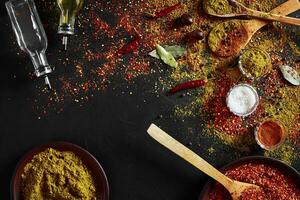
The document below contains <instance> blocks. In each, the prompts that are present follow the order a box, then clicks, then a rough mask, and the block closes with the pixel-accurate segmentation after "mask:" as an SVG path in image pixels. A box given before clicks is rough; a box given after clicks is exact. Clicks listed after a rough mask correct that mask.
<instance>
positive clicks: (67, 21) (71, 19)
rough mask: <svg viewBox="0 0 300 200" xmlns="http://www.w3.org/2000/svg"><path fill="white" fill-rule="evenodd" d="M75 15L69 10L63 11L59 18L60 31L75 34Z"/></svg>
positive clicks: (65, 33)
mask: <svg viewBox="0 0 300 200" xmlns="http://www.w3.org/2000/svg"><path fill="white" fill-rule="evenodd" d="M74 24H75V16H74V15H72V14H70V13H69V11H68V10H65V11H62V13H61V15H60V20H59V27H58V33H59V34H64V35H73V34H74Z"/></svg>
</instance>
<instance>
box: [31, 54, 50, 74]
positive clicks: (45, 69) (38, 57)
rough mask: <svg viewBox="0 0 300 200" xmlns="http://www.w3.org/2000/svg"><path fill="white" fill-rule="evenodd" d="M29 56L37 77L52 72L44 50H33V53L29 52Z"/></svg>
mask: <svg viewBox="0 0 300 200" xmlns="http://www.w3.org/2000/svg"><path fill="white" fill-rule="evenodd" d="M30 57H31V60H32V63H33V66H34V73H35V75H36V76H37V77H40V76H43V75H46V74H49V73H51V72H52V69H51V67H50V66H49V64H48V61H47V58H46V54H45V52H35V53H34V54H31V55H30Z"/></svg>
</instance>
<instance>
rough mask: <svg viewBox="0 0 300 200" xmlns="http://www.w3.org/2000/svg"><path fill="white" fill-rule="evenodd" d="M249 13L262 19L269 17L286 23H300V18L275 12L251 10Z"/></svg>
mask: <svg viewBox="0 0 300 200" xmlns="http://www.w3.org/2000/svg"><path fill="white" fill-rule="evenodd" d="M249 14H250V15H251V16H253V17H257V18H261V19H267V20H273V21H279V22H282V23H286V24H292V25H297V26H299V25H300V19H298V18H294V17H287V16H284V15H278V14H273V13H265V12H260V11H255V10H251V11H250V12H249Z"/></svg>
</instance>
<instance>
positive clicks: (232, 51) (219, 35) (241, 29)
mask: <svg viewBox="0 0 300 200" xmlns="http://www.w3.org/2000/svg"><path fill="white" fill-rule="evenodd" d="M245 23H246V21H243V20H229V21H226V22H223V23H220V24H218V25H217V26H216V27H214V28H213V29H212V31H211V32H210V34H209V37H208V44H209V47H210V49H211V50H212V51H213V52H214V53H215V54H217V55H218V56H222V57H227V56H228V55H236V54H237V53H238V52H236V50H237V49H238V48H237V47H238V46H239V44H241V43H245V42H246V41H247V40H248V31H247V29H246V25H245Z"/></svg>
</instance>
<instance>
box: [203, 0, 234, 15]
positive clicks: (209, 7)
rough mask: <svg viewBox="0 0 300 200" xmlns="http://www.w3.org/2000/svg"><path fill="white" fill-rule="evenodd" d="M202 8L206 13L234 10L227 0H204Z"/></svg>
mask: <svg viewBox="0 0 300 200" xmlns="http://www.w3.org/2000/svg"><path fill="white" fill-rule="evenodd" d="M203 8H204V10H205V11H206V12H207V13H208V14H218V15H222V14H230V13H232V12H233V11H234V9H233V7H232V6H231V5H230V4H229V1H228V0H204V1H203Z"/></svg>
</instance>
